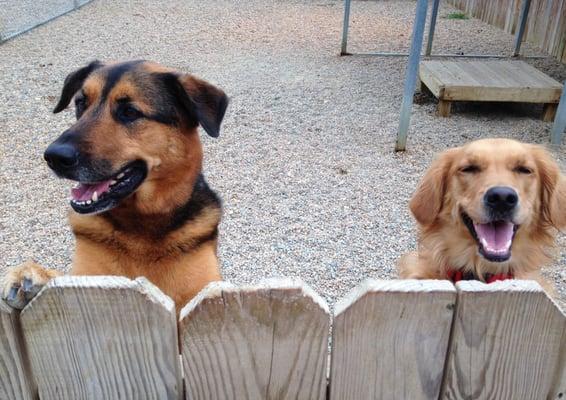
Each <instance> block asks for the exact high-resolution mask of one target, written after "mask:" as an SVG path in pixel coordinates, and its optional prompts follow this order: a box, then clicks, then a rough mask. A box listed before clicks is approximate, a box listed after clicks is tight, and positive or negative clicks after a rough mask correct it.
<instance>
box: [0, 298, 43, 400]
mask: <svg viewBox="0 0 566 400" xmlns="http://www.w3.org/2000/svg"><path fill="white" fill-rule="evenodd" d="M35 396H36V388H35V383H34V381H33V378H32V376H31V372H30V367H29V362H28V360H27V355H26V351H25V347H24V346H23V340H22V332H21V328H20V322H19V312H18V311H16V310H14V309H13V308H12V307H10V306H8V305H7V304H6V303H4V301H2V300H0V399H13V400H30V399H34V398H35Z"/></svg>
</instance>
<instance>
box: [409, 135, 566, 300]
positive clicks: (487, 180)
mask: <svg viewBox="0 0 566 400" xmlns="http://www.w3.org/2000/svg"><path fill="white" fill-rule="evenodd" d="M565 204H566V177H565V176H564V175H562V174H561V173H560V170H559V168H558V165H557V164H556V162H555V161H554V160H553V159H552V157H551V156H550V155H549V154H548V153H547V152H546V151H545V150H544V149H543V148H541V147H539V146H535V145H531V144H526V143H520V142H517V141H514V140H508V139H484V140H478V141H475V142H472V143H469V144H467V145H465V146H463V147H458V148H454V149H450V150H447V151H445V152H444V153H442V154H441V155H440V156H439V157H438V158H437V159H436V160H435V161H434V162H433V164H432V166H431V167H430V169H429V170H428V171H427V172H426V174H425V176H424V177H423V179H422V181H421V182H420V184H419V185H418V187H417V190H416V191H415V194H414V195H413V198H412V199H411V203H410V208H411V211H412V212H413V215H414V216H415V218H416V220H417V222H418V225H419V233H420V237H419V248H418V251H417V252H414V253H409V254H406V255H405V256H404V257H403V258H401V260H400V265H399V267H400V270H399V273H400V276H401V278H417V279H450V280H452V281H459V280H470V279H477V280H481V281H484V282H493V281H496V280H503V279H513V278H516V279H534V280H536V281H538V282H539V283H540V284H541V285H542V286H543V287H544V288H545V289H546V290H547V291H548V292H550V294H552V292H553V287H552V285H551V284H550V283H549V282H547V281H546V280H545V279H544V278H543V277H542V276H541V273H540V271H541V268H542V267H543V266H544V265H546V264H547V263H549V262H550V261H551V260H552V251H551V250H552V248H553V247H554V244H555V243H554V242H555V235H556V233H557V231H558V230H560V229H564V228H566V206H565Z"/></svg>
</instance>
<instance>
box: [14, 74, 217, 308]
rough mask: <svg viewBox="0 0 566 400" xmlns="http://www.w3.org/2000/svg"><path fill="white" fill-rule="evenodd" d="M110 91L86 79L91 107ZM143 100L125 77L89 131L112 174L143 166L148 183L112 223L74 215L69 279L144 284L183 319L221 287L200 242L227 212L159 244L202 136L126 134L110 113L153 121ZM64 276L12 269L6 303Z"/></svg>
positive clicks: (163, 128) (191, 85) (155, 131)
mask: <svg viewBox="0 0 566 400" xmlns="http://www.w3.org/2000/svg"><path fill="white" fill-rule="evenodd" d="M143 68H144V70H145V71H146V72H148V73H149V72H171V71H172V70H170V69H168V68H165V67H161V66H158V65H157V64H152V63H145V64H144V66H143ZM183 79H184V81H183V82H184V85H185V86H186V90H187V91H189V92H192V94H194V95H195V96H197V95H198V94H199V91H200V90H208V91H216V92H215V93H219V94H223V93H222V92H221V91H220V90H219V89H217V88H215V87H213V86H212V85H210V84H208V83H206V82H204V81H202V80H199V79H197V78H194V77H191V76H189V75H186V76H185V77H184V78H183ZM104 83H105V82H104V79H102V78H101V75H100V74H99V73H97V72H95V73H93V74H91V75H90V76H89V77H88V78H87V79H86V81H85V82H84V84H83V91H84V92H85V94H86V96H87V97H88V99H89V100H88V101H89V103H90V104H92V103H96V102H97V101H98V100H99V97H100V96H101V93H102V88H103V86H104ZM197 86H198V87H197ZM140 93H141V91H140V90H138V88H137V87H136V85H135V83H134V80H132V79H130V77H129V76H128V74H125V75H124V76H123V77H122V79H121V80H120V81H119V82H118V83H117V84H116V85H115V86H114V87H113V88H112V90H111V92H110V93H109V95H108V100H107V103H108V104H104V108H103V109H102V111H101V112H102V113H103V114H102V117H101V118H98V119H97V120H96V121H97V122H96V124H95V125H94V126H89V127H88V129H89V131H88V146H89V151H90V152H91V153H92V154H95V155H100V156H101V158H104V159H106V160H110V161H111V163H112V168H113V169H114V170H119V168H121V167H122V166H123V165H125V164H126V163H127V162H130V161H132V160H138V159H142V160H144V161H145V162H146V164H147V166H148V175H147V178H146V179H145V181H144V182H143V184H142V185H141V186H140V187H139V188H138V189H137V191H136V192H135V193H134V194H132V195H131V196H130V197H128V198H126V199H124V200H123V201H122V202H121V203H120V205H119V206H118V207H117V208H115V209H112V210H111V211H108V212H107V213H106V215H81V214H78V213H75V212H74V211H71V212H70V214H69V222H70V224H71V227H72V230H73V233H74V235H75V238H76V247H75V253H74V257H73V266H72V269H71V271H70V273H71V274H73V275H121V276H126V277H129V278H135V277H139V276H145V277H146V278H148V279H149V280H150V281H151V282H153V283H154V284H155V285H156V286H158V287H159V288H160V289H161V290H162V291H163V292H164V293H165V294H167V295H169V296H170V297H171V298H173V300H174V301H175V303H176V306H177V312H179V311H180V309H181V307H183V306H184V305H185V304H186V303H187V302H188V301H189V300H190V299H191V298H193V297H194V296H195V295H196V294H197V293H198V292H199V291H200V290H201V289H202V288H203V287H204V286H206V285H207V284H208V283H209V282H211V281H216V280H220V279H221V276H220V272H219V265H218V260H217V254H216V253H217V250H216V248H217V241H216V239H212V240H207V241H205V242H203V243H201V242H199V239H200V238H202V237H206V236H207V235H210V234H211V232H214V231H216V229H217V227H218V224H219V222H220V217H221V210H220V208H219V207H213V206H208V207H206V208H204V209H203V210H202V211H201V212H200V213H199V214H198V215H197V216H196V217H195V218H191V219H190V220H188V221H186V222H185V224H184V225H183V226H181V227H180V228H178V229H176V230H173V231H172V232H168V233H167V234H166V236H164V237H163V236H161V233H160V232H161V231H162V230H160V229H161V228H162V227H163V226H162V225H164V224H165V223H166V222H167V221H169V220H170V219H171V217H172V215H173V213H174V211H175V210H176V209H178V208H179V207H181V206H182V205H184V204H185V203H186V202H187V201H188V199H189V198H190V197H191V195H192V188H193V186H194V184H195V182H196V179H197V177H198V175H199V173H200V172H201V169H202V158H203V152H202V145H201V142H200V139H199V135H198V132H197V128H196V127H190V128H189V127H187V126H183V124H181V126H180V127H176V126H167V125H163V124H160V123H158V122H156V121H149V120H148V121H144V123H143V124H139V125H136V126H138V128H136V131H135V133H132V132H127V131H126V129H127V128H125V127H124V126H123V125H120V124H119V123H118V122H117V121H116V120H114V119H113V118H112V117H111V107H112V104H113V102H115V101H117V99H119V98H122V97H124V96H128V97H129V98H131V99H133V102H134V104H135V105H136V106H137V107H138V108H139V109H140V110H142V111H143V112H145V113H149V112H150V111H151V109H150V107H151V106H150V105H149V103H148V102H147V99H145V98H144V97H143V96H141V94H140ZM89 112H93V111H92V108H87V110H86V112H85V115H86V114H87V113H89ZM85 129H86V128H85ZM116 226H119V227H120V229H117V228H116ZM58 274H59V273H57V272H56V271H52V270H47V269H43V268H42V267H40V266H38V265H37V264H35V263H31V262H28V263H25V264H23V265H21V266H19V267H16V268H12V269H11V270H10V271H9V273H8V274H7V275H6V276H5V277H4V284H3V285H4V286H3V287H4V293H3V294H4V298H6V297H7V296H8V293H9V291H10V289H11V288H12V287H14V286H18V285H20V284H21V282H22V281H23V279H24V278H27V279H31V280H32V281H33V283H34V284H36V285H44V284H45V283H46V282H47V281H48V280H49V279H51V278H52V277H53V276H56V275H58ZM18 287H19V286H18Z"/></svg>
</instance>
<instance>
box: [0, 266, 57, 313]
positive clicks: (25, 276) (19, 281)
mask: <svg viewBox="0 0 566 400" xmlns="http://www.w3.org/2000/svg"><path fill="white" fill-rule="evenodd" d="M58 275H60V273H59V272H58V271H54V270H51V269H45V268H43V267H41V266H40V265H38V264H36V263H34V262H33V261H28V262H25V263H24V264H22V265H20V266H17V267H15V268H10V269H9V270H8V272H7V273H6V275H5V276H4V278H3V279H2V298H3V299H4V300H5V301H6V303H8V305H10V306H11V307H14V308H17V309H19V310H21V309H22V308H24V307H25V306H26V304H28V303H29V302H30V300H31V299H33V298H34V296H35V295H36V294H38V293H39V291H40V290H41V288H42V287H43V286H45V284H46V283H47V282H49V281H50V280H51V279H52V278H54V277H56V276H58Z"/></svg>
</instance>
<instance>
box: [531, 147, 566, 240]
mask: <svg viewBox="0 0 566 400" xmlns="http://www.w3.org/2000/svg"><path fill="white" fill-rule="evenodd" d="M533 148H534V155H535V160H536V164H537V168H538V174H539V180H540V185H541V187H540V201H541V211H542V218H543V222H544V223H545V224H547V225H552V226H554V227H555V228H556V229H564V228H566V177H565V176H564V175H562V174H561V173H560V168H559V167H558V164H556V161H554V160H553V158H552V156H551V155H550V154H549V153H548V152H547V151H546V150H544V149H543V148H542V147H539V146H534V145H533Z"/></svg>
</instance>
